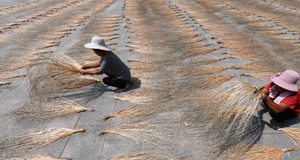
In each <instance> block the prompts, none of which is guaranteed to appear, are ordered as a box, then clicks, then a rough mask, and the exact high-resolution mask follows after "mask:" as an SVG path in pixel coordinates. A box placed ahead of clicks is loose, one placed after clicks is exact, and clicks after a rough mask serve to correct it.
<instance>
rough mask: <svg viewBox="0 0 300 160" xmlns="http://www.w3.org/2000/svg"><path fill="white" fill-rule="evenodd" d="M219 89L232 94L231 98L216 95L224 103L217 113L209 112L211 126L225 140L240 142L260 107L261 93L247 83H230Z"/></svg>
mask: <svg viewBox="0 0 300 160" xmlns="http://www.w3.org/2000/svg"><path fill="white" fill-rule="evenodd" d="M217 89H218V90H221V91H223V92H228V93H230V96H229V97H223V96H218V95H215V96H216V98H217V99H221V100H223V103H222V104H221V105H220V107H219V109H218V112H217V113H215V112H214V111H208V113H207V117H208V118H209V119H211V118H212V119H211V122H210V124H209V126H210V127H213V128H214V129H215V131H216V133H219V134H222V135H223V137H224V138H228V137H231V139H232V140H233V141H239V139H240V138H241V136H243V135H244V134H245V132H246V128H247V127H248V126H249V124H250V123H251V122H252V119H253V115H254V113H255V112H256V111H257V109H258V107H259V106H260V101H261V92H260V90H259V89H257V88H256V87H253V86H252V85H251V84H250V83H248V82H246V81H229V82H226V83H224V84H223V85H221V86H220V87H218V88H217ZM224 98H225V99H224ZM236 111H238V112H237V113H236ZM233 114H234V115H233ZM232 117H234V118H232ZM224 131H225V133H224Z"/></svg>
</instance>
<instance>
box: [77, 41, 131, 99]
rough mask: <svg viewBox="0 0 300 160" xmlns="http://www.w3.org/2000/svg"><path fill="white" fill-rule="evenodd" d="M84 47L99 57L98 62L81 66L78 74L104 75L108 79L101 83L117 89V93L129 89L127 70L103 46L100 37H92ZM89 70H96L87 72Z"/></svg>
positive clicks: (119, 60)
mask: <svg viewBox="0 0 300 160" xmlns="http://www.w3.org/2000/svg"><path fill="white" fill-rule="evenodd" d="M84 47H86V48H90V49H92V50H93V51H94V53H95V54H97V55H98V56H100V60H99V61H97V62H94V63H91V64H87V65H83V66H82V68H81V69H82V70H81V72H80V73H82V74H90V75H100V74H103V73H105V74H106V75H107V76H108V77H105V78H103V83H104V84H106V85H108V86H114V87H117V89H116V92H117V93H120V92H123V91H125V90H126V89H128V88H129V84H128V83H129V80H130V78H131V74H130V70H129V68H128V67H127V66H126V65H125V64H124V63H123V62H122V60H121V59H120V58H119V57H118V56H117V55H115V54H114V53H113V52H112V51H111V48H109V47H108V46H106V45H105V42H104V39H103V38H102V37H96V36H95V37H93V38H92V42H91V43H87V44H85V45H84ZM91 68H98V69H96V70H87V69H91Z"/></svg>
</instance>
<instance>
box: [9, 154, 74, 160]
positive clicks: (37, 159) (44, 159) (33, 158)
mask: <svg viewBox="0 0 300 160" xmlns="http://www.w3.org/2000/svg"><path fill="white" fill-rule="evenodd" d="M5 160H71V159H70V158H67V159H56V158H52V157H50V156H43V155H27V156H20V157H15V158H7V159H5Z"/></svg>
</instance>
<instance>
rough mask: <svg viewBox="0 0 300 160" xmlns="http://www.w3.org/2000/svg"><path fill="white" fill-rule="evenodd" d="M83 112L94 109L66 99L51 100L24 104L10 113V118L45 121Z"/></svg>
mask: <svg viewBox="0 0 300 160" xmlns="http://www.w3.org/2000/svg"><path fill="white" fill-rule="evenodd" d="M84 111H94V109H92V108H90V109H88V108H85V107H83V106H80V105H79V104H77V103H76V102H75V101H71V100H67V99H52V100H50V101H45V102H42V103H34V102H25V104H24V105H23V106H22V107H21V108H19V109H17V110H15V111H13V112H12V113H10V117H12V118H14V119H17V120H20V121H21V120H24V119H31V120H47V119H53V118H57V117H63V116H67V115H69V114H73V113H78V112H84Z"/></svg>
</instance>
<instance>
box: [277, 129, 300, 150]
mask: <svg viewBox="0 0 300 160" xmlns="http://www.w3.org/2000/svg"><path fill="white" fill-rule="evenodd" d="M278 131H283V132H284V133H285V134H286V135H287V136H288V137H289V138H290V139H291V140H292V141H293V143H294V144H295V145H296V146H297V147H298V148H299V149H300V128H279V129H278Z"/></svg>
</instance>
